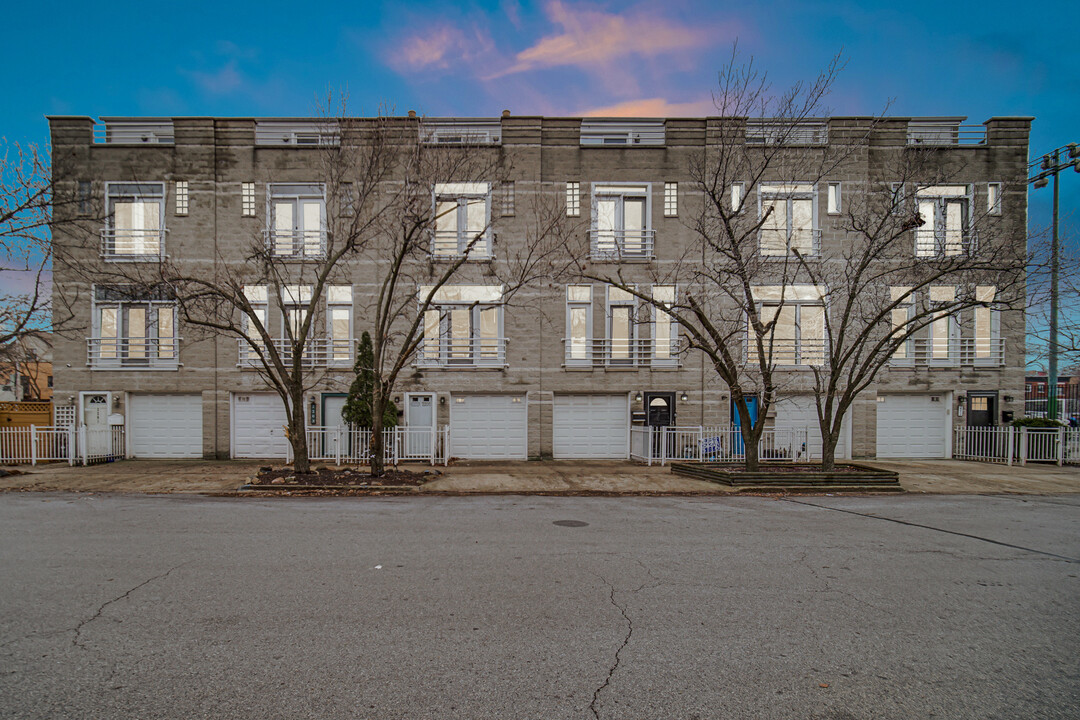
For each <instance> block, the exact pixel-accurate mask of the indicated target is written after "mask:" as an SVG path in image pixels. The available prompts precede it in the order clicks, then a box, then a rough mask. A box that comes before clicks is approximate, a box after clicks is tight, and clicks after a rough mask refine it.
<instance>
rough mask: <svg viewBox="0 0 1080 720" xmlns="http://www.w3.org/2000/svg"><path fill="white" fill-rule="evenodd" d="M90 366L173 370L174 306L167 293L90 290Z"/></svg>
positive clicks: (174, 345) (175, 364)
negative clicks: (91, 306) (91, 292)
mask: <svg viewBox="0 0 1080 720" xmlns="http://www.w3.org/2000/svg"><path fill="white" fill-rule="evenodd" d="M93 317H94V325H93V330H94V332H93V336H92V337H91V338H89V364H90V366H91V367H99V368H102V367H104V368H108V367H123V368H146V369H155V368H156V369H175V368H176V367H177V351H178V347H177V344H178V338H177V337H176V303H175V302H174V301H173V300H172V299H171V297H170V295H169V294H168V292H167V291H164V290H163V291H161V292H157V291H150V292H143V291H135V290H133V289H131V288H128V287H115V286H98V287H95V288H94V307H93Z"/></svg>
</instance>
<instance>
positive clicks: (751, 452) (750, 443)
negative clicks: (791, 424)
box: [735, 398, 765, 472]
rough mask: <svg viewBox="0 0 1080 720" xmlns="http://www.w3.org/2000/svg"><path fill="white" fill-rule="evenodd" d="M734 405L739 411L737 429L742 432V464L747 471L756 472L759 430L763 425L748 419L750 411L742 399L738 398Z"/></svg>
mask: <svg viewBox="0 0 1080 720" xmlns="http://www.w3.org/2000/svg"><path fill="white" fill-rule="evenodd" d="M735 407H736V408H737V409H738V411H739V429H740V431H741V432H742V440H743V462H744V466H745V468H746V470H747V472H757V470H758V468H759V466H760V458H759V455H758V445H759V444H760V443H759V440H760V439H761V431H762V430H763V429H764V427H765V425H764V423H756V422H754V421H752V420H751V419H750V411H749V408H748V407H747V404H746V401H745V400H744V399H742V398H739V399H738V400H737V401H736V402H735Z"/></svg>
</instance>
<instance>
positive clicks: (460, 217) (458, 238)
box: [431, 183, 494, 260]
mask: <svg viewBox="0 0 1080 720" xmlns="http://www.w3.org/2000/svg"><path fill="white" fill-rule="evenodd" d="M477 198H480V199H483V201H484V227H483V232H482V233H481V235H480V239H479V240H477V241H476V243H475V244H473V246H472V248H471V249H470V248H469V244H470V243H472V241H473V240H474V239H475V238H476V235H475V233H474V232H473V231H472V230H470V229H469V211H468V207H469V204H470V201H471V200H476V199H477ZM454 201H456V202H457V210H456V211H455V218H454V219H455V223H454V224H455V225H456V229H455V230H453V231H449V232H452V233H453V237H450V238H446V237H440V233H446V232H447V231H445V230H439V229H438V227H439V222H440V220H441V219H442V218H441V217H440V216H439V211H438V207H439V203H452V202H454ZM431 208H432V225H433V226H434V228H433V233H434V235H433V241H432V244H431V256H432V257H433V258H436V259H454V258H460V257H461V256H463V255H466V254H468V257H469V259H470V260H491V259H492V258H493V257H494V253H493V251H492V230H491V183H437V184H436V185H435V187H434V188H433V190H432V194H431Z"/></svg>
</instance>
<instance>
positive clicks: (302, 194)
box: [267, 184, 326, 259]
mask: <svg viewBox="0 0 1080 720" xmlns="http://www.w3.org/2000/svg"><path fill="white" fill-rule="evenodd" d="M269 221H270V228H269V229H268V230H267V247H268V248H269V250H270V253H271V254H272V255H274V256H276V257H292V258H299V259H303V258H321V257H323V256H324V255H325V254H326V200H325V194H324V190H323V186H322V185H318V184H303V185H282V184H276V185H271V186H270V218H269Z"/></svg>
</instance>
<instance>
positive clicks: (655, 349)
mask: <svg viewBox="0 0 1080 720" xmlns="http://www.w3.org/2000/svg"><path fill="white" fill-rule="evenodd" d="M659 288H671V292H672V295H671V298H672V299H671V303H670V304H667V308H668V309H669V310H670V309H671V308H672V307H674V305H675V303H676V302H678V299H679V286H678V285H668V284H663V283H661V284H656V285H653V286H652V297H653V302H665V303H666V301H664V300H659V299H658V298H657V297H656V291H657V289H659ZM663 322H666V323H667V327H668V340H667V347H666V348H663V349H661V344H660V340H659V338H658V337H657V335H658V333H657V329H658V328H659V327H660V325H661V323H663ZM649 358H650V362H651V363H652V366H653V367H660V368H665V367H678V366H679V323H678V322H677V321H676V320H675V318H674V317H672V316H671V315H670V314H669V313H668V312H665V311H664V310H661V309H660V308H659V307H657V306H656V305H652V343H651V345H650V353H649Z"/></svg>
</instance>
